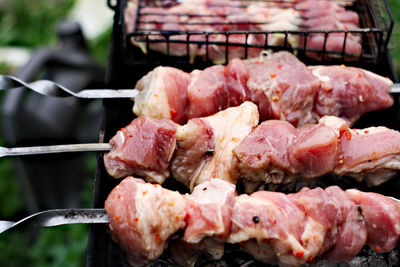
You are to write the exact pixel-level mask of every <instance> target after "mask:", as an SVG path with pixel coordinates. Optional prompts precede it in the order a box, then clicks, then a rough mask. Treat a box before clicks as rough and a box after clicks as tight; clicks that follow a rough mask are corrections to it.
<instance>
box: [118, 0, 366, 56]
mask: <svg viewBox="0 0 400 267" xmlns="http://www.w3.org/2000/svg"><path fill="white" fill-rule="evenodd" d="M153 4H154V3H153ZM137 6H138V3H137V1H136V0H132V1H129V2H128V5H127V8H126V9H125V22H126V25H127V27H126V28H127V32H128V33H130V32H136V33H141V32H144V33H146V32H151V31H153V32H154V31H160V32H171V31H174V32H176V34H172V35H170V36H169V37H168V40H167V39H166V38H165V37H164V36H163V35H162V34H154V35H153V34H152V35H149V36H148V38H149V40H150V43H149V46H146V44H145V43H144V40H143V38H142V40H140V39H141V38H140V36H139V37H137V38H136V39H132V42H133V43H134V44H135V45H138V46H139V47H140V48H141V49H142V50H143V51H144V52H145V53H147V49H148V47H150V49H152V50H155V51H159V52H162V53H167V54H170V55H173V56H189V58H190V61H193V59H194V58H195V57H196V56H200V57H203V58H205V57H207V58H209V59H211V60H213V62H214V63H216V64H217V63H227V62H225V58H226V57H227V58H228V59H229V60H230V59H233V58H236V57H240V58H244V57H247V56H255V55H256V54H258V53H259V52H260V51H261V49H262V47H266V46H267V45H268V46H270V47H271V46H272V47H274V46H291V47H292V48H295V49H303V48H304V46H306V48H307V49H309V50H313V49H317V50H319V51H323V50H324V46H325V49H326V51H327V52H328V53H327V54H326V55H327V56H329V57H338V55H339V56H341V53H342V52H345V53H347V54H350V55H353V56H354V55H355V56H358V55H360V53H361V50H362V46H361V36H359V35H357V34H353V33H344V32H345V31H346V30H358V29H359V17H358V14H357V13H356V12H353V11H350V10H346V9H345V8H344V7H342V6H340V5H339V4H338V3H335V2H333V1H319V0H307V1H293V2H280V1H274V2H271V1H266V2H260V1H243V2H241V1H229V0H212V1H209V0H186V1H183V2H182V3H179V4H177V5H175V6H172V7H159V6H158V7H157V6H155V7H154V6H146V7H142V8H141V10H140V14H141V16H140V18H139V20H137V18H136V15H137V14H138V13H137ZM309 30H321V31H323V32H321V33H311V34H309V35H307V36H306V35H304V34H299V33H302V32H303V31H309ZM326 30H337V31H342V32H339V33H330V34H329V36H327V38H325V34H324V31H326ZM219 31H228V32H229V33H231V34H232V35H230V36H229V39H228V40H227V37H226V35H225V34H224V33H219ZM240 31H242V33H240ZM243 31H248V32H250V31H251V32H252V34H249V35H248V36H247V37H246V34H243ZM279 31H280V32H281V33H279ZM286 31H292V32H293V33H285V32H286ZM296 31H297V32H298V33H296ZM195 32H198V33H196V34H190V35H187V33H195ZM264 32H267V33H268V37H267V38H266V36H265V34H264ZM205 33H207V34H205ZM305 37H307V38H306V40H304V38H305ZM325 39H326V43H325ZM152 41H155V42H152ZM170 41H173V42H170ZM168 42H169V44H168V45H167V43H168ZM175 42H177V43H175ZM188 42H200V44H199V45H198V44H197V43H190V44H189V43H188ZM206 42H207V44H206ZM226 42H228V43H229V44H230V47H229V53H228V54H227V55H226V51H225V50H226ZM344 42H346V45H345V46H344ZM245 44H247V46H248V47H249V49H248V52H247V55H246V53H245V48H244V46H245ZM238 45H239V46H238ZM240 46H241V47H240ZM329 52H331V53H329ZM332 52H333V53H332ZM307 55H309V56H310V57H313V58H316V59H320V55H319V54H318V53H314V52H308V53H307ZM325 59H328V57H326V58H325Z"/></svg>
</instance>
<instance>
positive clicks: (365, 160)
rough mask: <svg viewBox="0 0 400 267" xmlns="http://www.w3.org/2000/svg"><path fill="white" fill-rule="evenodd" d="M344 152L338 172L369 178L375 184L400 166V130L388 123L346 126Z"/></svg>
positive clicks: (359, 177)
mask: <svg viewBox="0 0 400 267" xmlns="http://www.w3.org/2000/svg"><path fill="white" fill-rule="evenodd" d="M340 140H341V142H340V144H341V152H340V153H339V164H338V165H337V166H336V167H335V169H334V173H335V174H337V175H341V176H343V175H348V176H351V177H353V178H355V179H356V180H358V181H362V180H366V182H367V183H368V184H369V185H372V186H376V185H379V184H381V183H383V182H385V181H387V180H388V179H390V178H392V177H394V176H395V175H396V174H397V170H400V133H399V132H398V131H395V130H391V129H388V128H387V127H382V126H380V127H369V128H365V129H347V131H344V132H342V134H341V137H340Z"/></svg>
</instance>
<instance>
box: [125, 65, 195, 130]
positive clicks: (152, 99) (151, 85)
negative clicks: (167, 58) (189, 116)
mask: <svg viewBox="0 0 400 267" xmlns="http://www.w3.org/2000/svg"><path fill="white" fill-rule="evenodd" d="M190 79H191V78H190V75H189V74H188V73H186V72H184V71H182V70H179V69H176V68H172V67H161V66H160V67H157V68H155V69H154V70H152V71H150V72H149V73H148V74H146V75H145V76H144V77H143V78H141V79H140V80H139V81H138V82H137V83H136V86H135V89H137V90H139V91H140V93H139V94H138V95H137V96H136V97H135V104H134V106H133V113H135V114H136V115H137V116H141V115H147V116H150V117H153V118H156V119H171V120H173V121H175V122H176V123H183V122H184V121H185V120H186V109H187V108H188V105H189V102H188V99H187V88H188V85H189V82H190Z"/></svg>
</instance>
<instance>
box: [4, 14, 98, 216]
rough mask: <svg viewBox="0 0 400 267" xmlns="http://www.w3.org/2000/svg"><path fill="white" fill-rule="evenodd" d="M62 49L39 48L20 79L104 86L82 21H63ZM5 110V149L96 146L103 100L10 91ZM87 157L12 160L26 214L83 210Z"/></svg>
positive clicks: (60, 32) (81, 86)
mask: <svg viewBox="0 0 400 267" xmlns="http://www.w3.org/2000/svg"><path fill="white" fill-rule="evenodd" d="M58 37H59V46H58V47H57V48H42V49H39V50H38V51H37V52H36V53H34V55H33V56H32V58H31V59H30V60H29V62H28V63H27V64H26V65H25V66H24V67H22V68H21V69H20V70H19V71H18V72H17V74H16V76H17V77H18V78H20V79H22V80H24V81H27V82H29V81H32V80H36V79H48V80H52V81H54V82H56V83H59V84H61V85H63V86H65V87H67V88H69V89H70V90H72V91H75V92H76V91H80V90H81V89H84V88H104V75H105V70H104V68H103V67H101V66H100V65H99V64H97V63H96V62H95V61H94V60H93V59H92V58H91V57H90V55H89V51H88V48H87V45H86V42H85V39H84V36H83V34H82V31H81V27H80V25H79V24H78V23H76V22H72V21H66V22H62V23H61V24H60V25H59V28H58ZM2 104H3V106H2V123H3V134H4V139H5V145H6V146H8V147H16V146H35V145H55V144H68V143H83V142H98V134H99V128H100V122H101V116H100V114H101V106H102V104H101V101H99V100H96V101H87V100H84V101H82V100H78V99H75V98H55V97H48V96H42V95H39V94H37V93H35V92H31V91H29V90H26V89H23V88H18V89H13V90H10V91H8V92H6V95H5V97H4V99H3V103H2ZM84 164H85V157H84V154H83V153H79V154H78V153H71V154H68V153H66V154H65V153H64V154H53V155H40V156H24V157H19V158H13V165H14V167H15V172H16V175H17V178H18V180H19V183H20V186H21V191H22V194H23V197H24V201H25V203H26V207H27V212H28V213H33V212H37V211H40V210H45V209H53V208H70V207H79V205H80V203H79V197H78V194H79V190H80V189H81V187H82V185H83V182H84V181H83V180H84V178H85V177H87V175H85V167H84Z"/></svg>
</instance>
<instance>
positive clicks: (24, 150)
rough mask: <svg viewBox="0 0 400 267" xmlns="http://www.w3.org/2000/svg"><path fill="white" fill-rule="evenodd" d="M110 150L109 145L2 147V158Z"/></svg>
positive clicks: (0, 150)
mask: <svg viewBox="0 0 400 267" xmlns="http://www.w3.org/2000/svg"><path fill="white" fill-rule="evenodd" d="M110 149H111V145H110V144H109V143H93V144H70V145H53V146H31V147H14V148H7V147H0V157H6V156H22V155H37V154H51V153H64V152H91V151H109V150H110Z"/></svg>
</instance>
